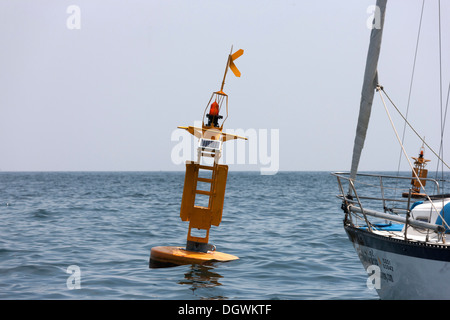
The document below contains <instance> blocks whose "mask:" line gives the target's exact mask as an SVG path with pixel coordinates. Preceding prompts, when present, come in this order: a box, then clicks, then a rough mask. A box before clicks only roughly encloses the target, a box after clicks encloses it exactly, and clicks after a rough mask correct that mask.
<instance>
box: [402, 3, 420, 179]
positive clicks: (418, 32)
mask: <svg viewBox="0 0 450 320" xmlns="http://www.w3.org/2000/svg"><path fill="white" fill-rule="evenodd" d="M424 7H425V0H423V1H422V10H421V12H420V20H419V28H418V31H417V40H416V50H415V52H414V62H413V68H412V73H411V81H410V83H409V94H408V103H407V105H406V114H405V117H406V119H408V113H409V105H410V102H411V93H412V86H413V80H414V73H415V69H416V60H417V51H418V49H419V39H420V31H421V29H422V18H423V11H424V10H423V9H424ZM405 131H406V123H404V124H403V133H402V144H403V143H404V141H405ZM401 162H402V150H401V149H400V154H399V159H398V166H397V175H398V174H399V172H400V163H401Z"/></svg>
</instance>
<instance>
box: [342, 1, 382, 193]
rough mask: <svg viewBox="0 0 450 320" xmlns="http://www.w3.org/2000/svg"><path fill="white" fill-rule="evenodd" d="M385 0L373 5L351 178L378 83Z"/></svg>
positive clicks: (358, 158) (355, 167)
mask: <svg viewBox="0 0 450 320" xmlns="http://www.w3.org/2000/svg"><path fill="white" fill-rule="evenodd" d="M386 2H387V0H377V4H376V7H375V15H374V23H373V26H372V32H371V34H370V44H369V51H368V53H367V61H366V70H365V72H364V82H363V87H362V92H361V103H360V109H359V116H358V125H357V127H356V136H355V143H354V146H353V159H352V167H351V171H350V178H351V179H354V178H355V177H356V173H357V171H358V165H359V160H360V158H361V151H362V149H363V147H364V141H365V139H366V132H367V127H368V125H369V119H370V113H371V110H372V102H373V96H374V93H375V88H376V86H377V84H378V75H377V65H378V57H379V55H380V48H381V38H382V34H383V26H384V15H385V11H386ZM349 193H350V190H349Z"/></svg>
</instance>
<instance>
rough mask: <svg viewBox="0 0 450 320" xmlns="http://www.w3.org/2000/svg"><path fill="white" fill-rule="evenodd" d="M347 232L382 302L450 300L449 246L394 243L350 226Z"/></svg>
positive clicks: (409, 242) (390, 239)
mask: <svg viewBox="0 0 450 320" xmlns="http://www.w3.org/2000/svg"><path fill="white" fill-rule="evenodd" d="M345 230H346V232H347V235H348V236H349V238H350V240H351V241H352V243H353V246H354V248H355V250H356V252H357V254H358V256H359V259H360V260H361V262H362V264H363V266H364V268H365V269H366V270H368V276H369V278H370V280H369V282H368V284H370V285H373V286H374V287H375V289H376V290H377V293H378V295H379V297H380V298H381V299H386V300H393V299H415V300H423V299H426V300H438V299H450V248H448V247H447V246H446V245H424V244H423V243H419V242H412V241H405V240H400V239H393V238H389V237H386V236H381V235H377V234H373V233H371V232H368V231H366V230H362V229H359V228H355V227H350V226H345ZM373 266H377V267H378V268H377V267H373ZM369 267H370V268H369ZM368 268H369V269H368ZM375 277H378V278H375ZM372 280H373V281H372ZM377 281H379V282H377Z"/></svg>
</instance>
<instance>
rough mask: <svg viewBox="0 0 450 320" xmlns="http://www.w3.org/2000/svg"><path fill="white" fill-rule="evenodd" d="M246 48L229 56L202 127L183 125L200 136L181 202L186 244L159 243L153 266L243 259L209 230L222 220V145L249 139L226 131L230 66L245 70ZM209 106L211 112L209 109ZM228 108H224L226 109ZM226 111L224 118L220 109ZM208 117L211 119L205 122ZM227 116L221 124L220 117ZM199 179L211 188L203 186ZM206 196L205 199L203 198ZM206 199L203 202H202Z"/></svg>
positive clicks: (153, 253)
mask: <svg viewBox="0 0 450 320" xmlns="http://www.w3.org/2000/svg"><path fill="white" fill-rule="evenodd" d="M243 53H244V51H243V50H242V49H240V50H238V51H236V52H235V53H234V54H231V53H230V55H229V56H228V60H227V67H226V69H225V75H224V77H223V81H222V87H221V88H220V91H217V92H214V93H213V94H212V96H211V99H210V100H209V102H208V104H207V106H206V108H205V111H204V114H203V123H202V127H201V128H197V127H191V126H189V127H179V128H181V129H185V130H187V131H188V132H189V133H191V134H192V135H194V136H195V137H197V138H198V139H199V144H198V148H197V161H187V162H186V175H185V179H184V188H183V197H182V201H181V210H180V218H181V220H182V221H188V222H189V230H188V235H187V242H186V247H185V248H182V247H176V246H159V247H154V248H152V249H151V252H150V262H149V265H150V267H151V268H153V267H161V266H173V265H183V264H203V263H206V262H215V261H218V262H224V261H232V260H236V259H239V258H238V257H236V256H233V255H230V254H226V253H222V252H218V251H215V246H214V245H211V244H209V243H208V240H209V230H210V228H211V226H212V225H214V226H219V224H220V222H221V220H222V211H223V203H224V198H225V187H226V182H227V174H228V166H227V165H224V164H219V163H218V161H219V158H220V156H221V154H222V144H223V143H224V142H225V141H228V140H231V139H245V140H247V138H245V137H240V136H237V135H233V134H227V133H225V132H222V130H223V124H224V122H225V120H226V119H227V118H228V96H227V95H226V94H225V93H224V92H223V86H224V84H225V77H226V74H227V70H228V68H230V69H231V71H233V73H234V74H235V75H236V76H238V77H239V76H240V75H241V73H240V72H239V70H238V69H237V68H236V65H235V64H234V62H233V61H234V60H235V59H237V58H239V57H240V56H241V55H242V54H243ZM208 107H209V108H210V109H209V112H208V113H206V112H207V110H208ZM222 107H224V108H222ZM223 109H225V110H226V117H225V119H223V116H221V115H220V114H219V113H220V110H223ZM205 119H206V120H207V122H206V123H205ZM221 119H223V120H222V121H221V123H220V120H221ZM203 158H213V164H212V165H211V164H207V163H202V159H203ZM199 182H200V183H201V184H203V186H205V185H206V186H208V184H209V188H206V190H205V188H204V187H203V188H199ZM201 198H203V199H201ZM199 199H200V200H203V201H199ZM195 229H196V230H201V235H199V234H197V235H193V234H192V231H193V230H195Z"/></svg>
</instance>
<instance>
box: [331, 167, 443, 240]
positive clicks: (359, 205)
mask: <svg viewBox="0 0 450 320" xmlns="http://www.w3.org/2000/svg"><path fill="white" fill-rule="evenodd" d="M332 175H333V176H335V177H336V178H337V181H338V186H339V190H340V194H339V195H338V196H337V197H338V198H340V199H341V200H342V209H343V210H344V212H345V214H346V215H345V221H346V222H348V223H350V224H351V225H354V224H355V222H354V221H353V218H355V219H356V224H357V220H358V219H360V220H363V221H364V222H365V224H366V226H367V228H368V230H369V231H372V223H370V221H369V219H368V216H371V217H376V218H380V219H384V220H389V221H395V222H400V223H403V224H407V225H411V226H415V227H418V228H425V229H431V230H434V231H436V232H439V233H440V232H444V231H445V228H444V227H443V226H441V225H436V224H433V223H427V222H423V221H418V220H413V219H410V217H409V213H410V211H411V203H412V201H414V200H415V198H414V197H413V194H412V192H411V181H414V180H417V178H414V177H411V176H410V177H407V176H394V175H386V174H368V173H358V174H357V175H356V178H355V179H351V178H350V176H349V175H350V174H349V173H348V172H334V173H332ZM387 180H391V181H387ZM420 180H421V181H422V182H423V183H424V185H426V184H428V187H427V189H430V188H429V187H430V185H431V186H432V189H433V193H434V192H435V195H433V196H429V197H428V196H427V198H425V199H429V198H430V197H436V195H440V184H439V183H440V182H444V181H447V180H444V179H432V178H420ZM344 181H345V182H344ZM343 182H344V183H343ZM405 182H408V184H405ZM447 182H448V181H447ZM399 183H400V185H399ZM392 184H394V186H393V187H392V186H391V185H392ZM357 185H359V186H358V190H359V192H358V191H357ZM345 187H347V189H346V188H345ZM345 190H348V191H347V192H346V191H345ZM361 190H362V192H361ZM366 193H368V194H369V195H366ZM377 194H379V196H377ZM448 197H450V194H449V195H448ZM417 200H420V199H417ZM422 200H423V199H422ZM363 202H364V207H363ZM380 203H381V206H382V210H381V211H380ZM374 205H375V206H377V207H376V208H375V210H374V208H373V207H372V206H374ZM358 214H361V215H362V216H360V215H358ZM400 214H404V216H401V215H400ZM405 229H406V228H405Z"/></svg>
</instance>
